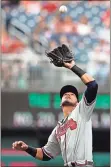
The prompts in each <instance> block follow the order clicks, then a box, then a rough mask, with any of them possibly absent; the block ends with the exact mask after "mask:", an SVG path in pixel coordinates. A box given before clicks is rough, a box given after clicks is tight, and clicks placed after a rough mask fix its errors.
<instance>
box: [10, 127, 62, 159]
mask: <svg viewBox="0 0 111 167" xmlns="http://www.w3.org/2000/svg"><path fill="white" fill-rule="evenodd" d="M12 148H13V149H16V150H22V151H25V152H27V153H28V154H30V155H31V156H33V157H34V158H37V159H39V160H42V161H48V160H50V159H52V158H54V157H56V156H57V155H59V154H60V153H61V150H60V146H59V143H58V141H57V138H56V128H54V130H53V131H52V133H51V135H50V136H49V139H48V142H47V144H46V145H45V146H44V147H42V148H34V147H31V146H28V145H27V144H26V143H24V142H23V141H16V142H14V143H13V144H12Z"/></svg>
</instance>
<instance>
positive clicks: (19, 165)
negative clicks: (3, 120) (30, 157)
mask: <svg viewBox="0 0 111 167" xmlns="http://www.w3.org/2000/svg"><path fill="white" fill-rule="evenodd" d="M9 166H10V167H37V164H36V163H34V162H11V163H10V164H9Z"/></svg>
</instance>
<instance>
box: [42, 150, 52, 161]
mask: <svg viewBox="0 0 111 167" xmlns="http://www.w3.org/2000/svg"><path fill="white" fill-rule="evenodd" d="M42 151H43V152H44V153H45V154H46V155H47V156H48V157H49V158H51V159H52V158H53V156H52V155H51V154H49V153H48V152H47V151H46V150H45V149H44V147H42Z"/></svg>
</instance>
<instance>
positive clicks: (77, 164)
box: [71, 161, 94, 167]
mask: <svg viewBox="0 0 111 167" xmlns="http://www.w3.org/2000/svg"><path fill="white" fill-rule="evenodd" d="M71 165H72V167H77V166H81V167H82V166H84V165H91V166H92V167H93V165H94V163H93V162H91V161H86V162H85V164H79V163H77V162H71Z"/></svg>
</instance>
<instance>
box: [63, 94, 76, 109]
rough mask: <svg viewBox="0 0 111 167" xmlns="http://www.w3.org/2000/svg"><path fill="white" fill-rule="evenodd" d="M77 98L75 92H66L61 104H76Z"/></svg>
mask: <svg viewBox="0 0 111 167" xmlns="http://www.w3.org/2000/svg"><path fill="white" fill-rule="evenodd" d="M77 102H78V101H77V98H76V96H75V94H73V93H71V92H68V93H65V94H64V95H63V97H62V101H61V106H63V107H64V106H73V107H74V106H76V104H77Z"/></svg>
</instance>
